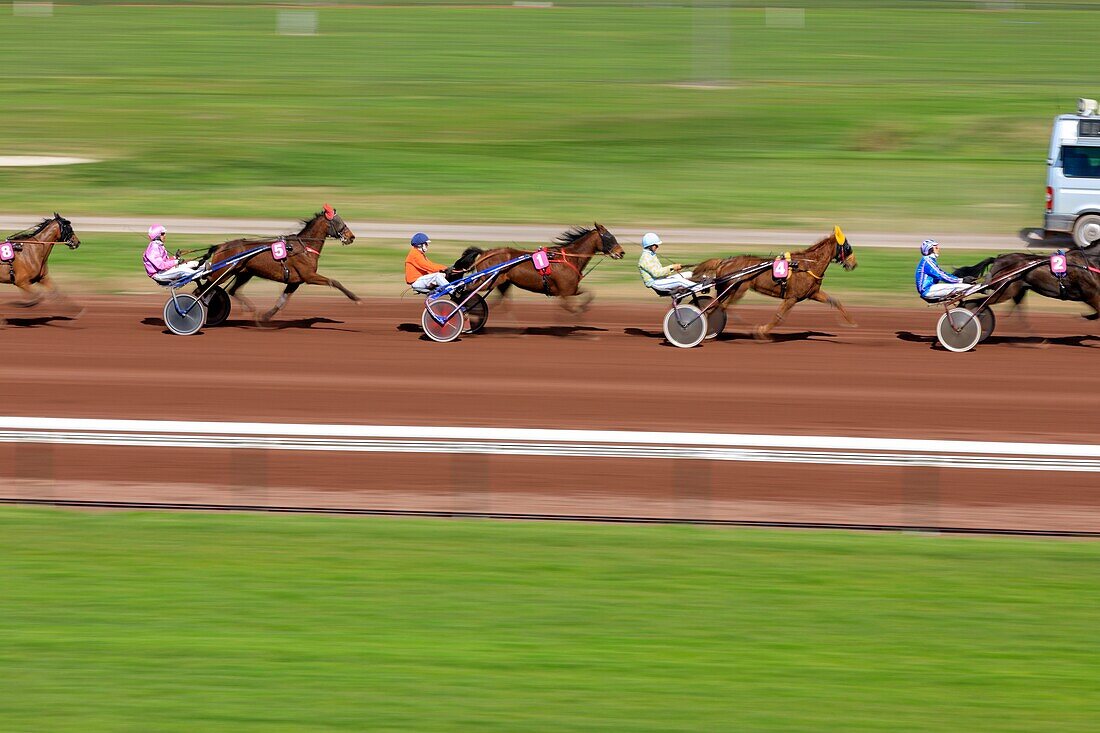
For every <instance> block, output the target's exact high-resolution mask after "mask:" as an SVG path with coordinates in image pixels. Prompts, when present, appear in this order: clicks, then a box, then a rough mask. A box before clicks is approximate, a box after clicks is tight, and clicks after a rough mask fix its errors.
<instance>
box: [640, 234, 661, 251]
mask: <svg viewBox="0 0 1100 733" xmlns="http://www.w3.org/2000/svg"><path fill="white" fill-rule="evenodd" d="M661 243H662V242H661V238H660V237H658V236H657V233H656V232H646V233H645V236H643V237H642V247H643V248H645V249H649V248H650V247H656V246H657V245H658V244H661Z"/></svg>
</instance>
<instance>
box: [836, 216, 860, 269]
mask: <svg viewBox="0 0 1100 733" xmlns="http://www.w3.org/2000/svg"><path fill="white" fill-rule="evenodd" d="M833 242H834V244H835V245H836V253H835V254H834V255H833V261H834V262H839V263H840V264H842V265H844V269H845V270H848V271H851V270H854V269H856V264H857V263H856V254H855V252H853V251H852V243H851V242H849V241H848V237H847V236H845V234H844V232H843V231H842V230H841V228H840V227H837V226H834V227H833Z"/></svg>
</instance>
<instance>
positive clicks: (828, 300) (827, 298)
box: [810, 290, 856, 328]
mask: <svg viewBox="0 0 1100 733" xmlns="http://www.w3.org/2000/svg"><path fill="white" fill-rule="evenodd" d="M810 300H816V301H817V302H818V303H825V304H826V305H829V306H832V307H833V308H836V309H837V311H839V312H840V315H841V316H843V317H844V321H845V322H846V323H847V324H848V325H849V326H851V327H852V328H855V327H856V322H855V320H854V319H853V318H852V317H851V316H850V315H849V314H848V311H846V310H844V305H843V304H842V303H841V302H840V301H839V300H837V299H836V298H834V297H833V296H831V295H829V294H828V293H826V292H825V291H824V290H818V291H817V292H816V293H814V294H813V295H811V296H810Z"/></svg>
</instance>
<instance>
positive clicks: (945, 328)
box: [936, 308, 982, 352]
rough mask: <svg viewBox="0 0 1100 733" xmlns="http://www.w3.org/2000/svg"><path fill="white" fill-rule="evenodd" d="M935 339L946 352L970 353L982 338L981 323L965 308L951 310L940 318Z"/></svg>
mask: <svg viewBox="0 0 1100 733" xmlns="http://www.w3.org/2000/svg"><path fill="white" fill-rule="evenodd" d="M936 338H938V339H939V341H940V344H941V345H942V346H943V348H945V349H947V350H948V351H956V352H961V351H970V350H971V349H973V348H974V347H975V346H977V345H978V341H980V340H981V338H982V327H981V322H980V321H979V320H978V318H977V317H976V316H975V315H974V314H973V313H971V312H970V311H968V310H967V309H966V308H952V309H951V310H949V311H947V312H946V313H944V314H943V315H942V316H940V322H939V323H937V324H936Z"/></svg>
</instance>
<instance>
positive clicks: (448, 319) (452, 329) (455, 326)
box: [420, 300, 466, 342]
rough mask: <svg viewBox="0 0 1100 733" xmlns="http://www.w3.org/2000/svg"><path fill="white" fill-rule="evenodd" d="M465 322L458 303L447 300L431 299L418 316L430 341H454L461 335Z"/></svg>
mask: <svg viewBox="0 0 1100 733" xmlns="http://www.w3.org/2000/svg"><path fill="white" fill-rule="evenodd" d="M436 319H438V320H436ZM440 321H443V322H442V323H440ZM465 324H466V319H465V317H464V316H463V315H462V309H461V308H459V307H458V303H454V302H452V301H449V300H433V301H432V302H431V303H428V305H427V307H425V308H424V315H422V316H421V317H420V325H421V326H422V327H423V329H424V333H426V334H427V335H428V338H430V339H431V340H432V341H441V342H447V341H454V340H455V339H456V338H458V337H459V336H461V335H462V329H463V327H464V326H465Z"/></svg>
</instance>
